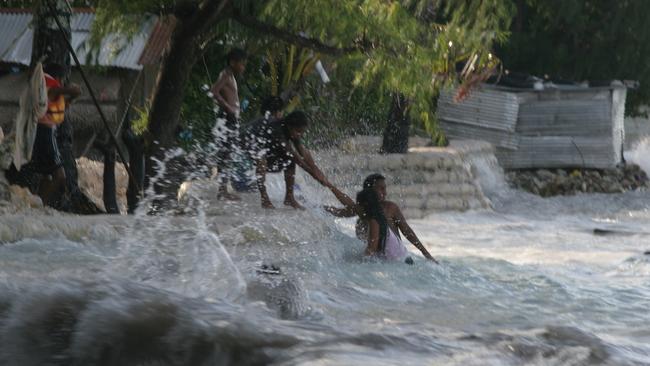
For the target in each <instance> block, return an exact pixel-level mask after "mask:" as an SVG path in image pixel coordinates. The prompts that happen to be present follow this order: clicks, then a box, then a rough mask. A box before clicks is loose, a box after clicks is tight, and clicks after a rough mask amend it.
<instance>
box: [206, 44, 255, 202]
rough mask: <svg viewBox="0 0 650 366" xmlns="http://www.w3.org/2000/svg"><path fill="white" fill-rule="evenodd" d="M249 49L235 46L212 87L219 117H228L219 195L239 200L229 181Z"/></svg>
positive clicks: (222, 139)
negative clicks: (241, 81)
mask: <svg viewBox="0 0 650 366" xmlns="http://www.w3.org/2000/svg"><path fill="white" fill-rule="evenodd" d="M246 60H247V55H246V52H245V51H244V50H242V49H239V48H234V49H232V50H231V51H230V52H229V53H228V56H227V62H228V64H227V66H226V68H225V69H223V71H221V73H220V74H219V78H218V79H217V81H216V82H215V83H214V85H213V86H212V89H211V92H212V97H213V98H214V100H215V101H216V103H217V104H218V105H219V107H220V108H221V110H220V112H219V117H220V118H223V119H225V126H224V128H223V129H222V130H221V136H219V137H218V138H219V140H220V142H221V143H220V148H219V151H218V152H217V169H218V170H219V174H218V176H217V181H218V183H219V192H218V198H220V199H224V200H230V201H237V200H239V196H237V195H235V194H232V193H229V192H228V183H229V182H230V178H231V175H232V170H233V165H234V164H233V157H234V155H235V154H234V151H233V150H235V149H236V148H237V146H238V145H239V121H240V113H241V110H240V106H239V90H238V88H237V80H236V79H235V77H236V76H239V75H242V74H243V73H244V71H245V70H246Z"/></svg>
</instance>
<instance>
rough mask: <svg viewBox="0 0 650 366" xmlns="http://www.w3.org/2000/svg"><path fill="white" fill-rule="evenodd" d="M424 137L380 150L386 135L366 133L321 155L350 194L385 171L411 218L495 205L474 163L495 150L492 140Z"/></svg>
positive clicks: (393, 197) (332, 175) (328, 170)
mask: <svg viewBox="0 0 650 366" xmlns="http://www.w3.org/2000/svg"><path fill="white" fill-rule="evenodd" d="M422 142H423V141H422V140H421V139H414V140H413V141H411V146H410V148H409V153H408V154H378V153H376V151H378V150H379V146H380V143H381V141H380V138H379V137H368V136H361V137H355V138H352V139H350V140H348V141H346V142H344V143H342V144H341V146H340V149H338V150H336V151H331V150H330V151H320V152H318V153H316V158H317V160H319V163H320V164H321V165H322V167H323V168H324V172H325V174H326V175H327V176H328V177H329V178H330V179H331V180H332V182H333V183H335V184H336V185H337V186H339V187H340V188H341V189H343V190H344V191H345V192H346V193H348V194H350V195H354V193H356V192H357V191H359V190H360V189H361V185H362V182H363V179H364V178H365V177H366V176H368V175H369V174H372V173H381V174H383V175H384V176H386V178H387V183H388V186H389V187H388V191H389V199H390V200H393V201H396V202H397V203H398V204H399V205H400V207H401V208H402V210H403V212H404V215H405V216H406V217H407V218H412V219H417V218H422V217H425V216H427V215H430V214H432V213H435V212H437V211H449V210H455V211H466V210H472V209H484V208H489V207H490V202H489V200H488V199H487V198H486V197H485V195H484V194H483V191H482V189H481V187H480V185H479V183H478V181H477V180H476V177H475V176H474V174H473V173H472V166H471V161H473V159H474V158H475V157H476V156H481V155H488V154H494V150H493V148H492V146H491V145H490V144H488V143H485V142H480V141H470V140H459V141H452V143H451V144H450V146H449V147H445V148H440V147H426V146H422V145H423V143H422Z"/></svg>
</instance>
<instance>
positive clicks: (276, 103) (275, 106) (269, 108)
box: [260, 96, 284, 114]
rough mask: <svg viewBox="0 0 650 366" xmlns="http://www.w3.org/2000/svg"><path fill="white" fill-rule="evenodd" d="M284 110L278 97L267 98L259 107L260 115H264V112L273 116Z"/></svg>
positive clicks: (282, 103) (282, 102)
mask: <svg viewBox="0 0 650 366" xmlns="http://www.w3.org/2000/svg"><path fill="white" fill-rule="evenodd" d="M282 108H284V101H283V100H282V98H280V97H275V96H273V97H267V98H265V99H264V100H263V101H262V105H261V106H260V109H261V112H262V114H265V113H266V112H271V114H274V113H276V112H279V111H281V110H282Z"/></svg>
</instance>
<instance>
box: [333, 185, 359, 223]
mask: <svg viewBox="0 0 650 366" xmlns="http://www.w3.org/2000/svg"><path fill="white" fill-rule="evenodd" d="M329 189H330V190H331V191H332V193H334V196H335V197H336V199H338V200H339V202H341V203H342V204H343V206H345V207H343V208H336V207H332V206H325V210H326V211H327V212H329V213H331V214H332V215H334V216H336V217H354V216H357V215H360V212H359V207H358V206H357V204H356V203H355V202H354V201H353V200H352V198H350V197H349V196H348V195H347V194H345V193H343V192H341V191H340V190H339V189H338V188H336V187H335V186H334V185H330V187H329Z"/></svg>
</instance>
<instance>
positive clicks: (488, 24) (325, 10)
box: [96, 0, 512, 133]
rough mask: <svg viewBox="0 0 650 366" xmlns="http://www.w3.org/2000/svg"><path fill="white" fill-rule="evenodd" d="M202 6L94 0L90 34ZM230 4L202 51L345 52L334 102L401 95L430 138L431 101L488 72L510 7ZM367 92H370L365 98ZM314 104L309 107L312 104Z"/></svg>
mask: <svg viewBox="0 0 650 366" xmlns="http://www.w3.org/2000/svg"><path fill="white" fill-rule="evenodd" d="M208 2H209V0H203V1H199V2H192V1H188V2H182V1H180V2H179V1H173V0H165V1H156V0H128V1H127V0H97V8H98V13H97V21H96V34H98V35H99V34H106V32H116V31H120V32H123V33H124V32H127V33H128V32H133V31H134V29H135V26H136V25H137V24H138V23H139V22H142V21H143V20H144V19H146V18H147V17H148V16H151V15H158V14H169V13H171V12H178V11H179V7H180V5H187V4H189V5H190V7H191V4H195V5H197V4H198V6H197V7H196V8H195V9H198V8H201V7H202V6H203V5H205V4H207V3H208ZM228 4H229V5H228V6H229V8H228V9H226V10H225V11H224V12H223V14H222V17H221V18H220V21H219V22H218V23H217V24H215V25H214V26H213V27H212V29H211V30H210V31H209V32H208V33H209V34H202V35H201V37H200V39H199V41H200V42H201V45H200V46H201V47H203V48H204V49H206V50H208V49H209V48H210V43H211V42H215V41H216V42H218V43H219V44H220V45H221V46H222V47H223V48H228V46H229V45H230V44H233V43H235V44H236V43H245V44H246V48H247V49H248V50H249V51H254V52H255V51H257V52H258V53H257V54H258V55H264V54H265V53H266V51H267V50H269V49H275V48H277V47H278V46H280V47H285V46H286V44H283V43H281V42H279V39H283V40H285V41H286V40H287V38H286V37H283V35H287V34H288V35H291V36H293V37H294V39H295V38H296V37H297V36H298V35H305V36H306V37H308V38H310V39H315V40H316V41H317V42H311V44H312V45H313V48H316V49H317V51H318V50H319V49H318V43H321V44H325V45H328V46H333V47H338V48H341V49H345V50H346V51H345V52H339V53H338V54H337V55H336V61H337V63H338V62H340V63H341V64H346V65H348V66H350V67H354V69H352V71H353V77H351V78H343V80H345V81H347V82H349V84H347V85H340V88H341V90H337V92H336V95H337V97H336V98H339V96H344V95H347V96H348V97H349V96H350V95H355V94H354V93H356V92H359V93H361V92H363V93H365V94H366V95H374V96H376V97H377V98H378V101H377V103H380V104H382V103H383V104H388V103H387V102H386V98H387V96H388V95H390V93H392V92H396V91H398V92H401V93H403V94H404V95H406V96H407V97H408V98H409V99H410V100H411V106H412V107H411V109H410V113H411V115H412V116H413V117H415V119H416V120H418V121H420V122H421V123H422V124H423V126H425V127H426V129H427V130H428V131H429V132H431V133H435V132H436V126H435V119H434V117H433V108H432V102H433V97H434V96H435V93H436V91H437V89H438V88H439V87H441V86H443V85H448V84H453V83H456V82H458V81H461V82H462V81H464V79H468V78H469V77H470V76H471V75H472V74H473V73H480V72H482V71H483V70H485V69H486V68H491V67H493V66H494V63H495V60H496V59H495V58H490V56H491V54H490V51H491V47H492V45H493V44H494V43H495V42H502V41H504V40H505V38H506V36H507V32H506V30H507V28H508V27H509V22H510V17H511V13H512V6H511V0H459V1H443V0H402V1H385V0H345V1H343V0H258V1H250V0H249V1H238V2H229V3H228ZM236 14H243V15H244V16H246V17H248V18H251V19H254V21H255V22H259V23H263V24H266V25H270V26H271V27H272V28H273V31H262V32H258V31H255V30H254V29H255V27H254V26H252V27H251V26H250V25H247V26H242V25H241V24H239V23H237V22H236V21H234V17H235V15H236ZM200 26H201V25H199V24H197V27H200ZM247 27H250V28H253V30H251V29H249V28H247ZM303 46H304V44H303ZM355 49H356V50H355ZM468 59H471V60H472V63H471V65H472V67H471V68H469V69H468V70H467V72H466V73H464V74H462V75H459V74H457V72H456V65H457V64H458V63H459V62H463V61H466V60H468ZM193 61H194V60H188V62H193ZM287 66H288V65H287ZM255 72H257V71H255ZM247 77H248V76H247ZM459 79H460V80H459ZM194 84H196V83H195V82H194ZM195 86H196V85H194V86H191V87H190V89H191V90H190V93H194V92H195V90H196V89H195ZM178 87H179V88H180V87H188V86H178ZM371 89H372V90H373V93H370V94H368V93H367V91H368V90H371ZM346 90H347V91H346ZM329 92H330V91H328V92H327V93H329ZM327 93H325V94H322V93H321V96H319V97H322V95H327ZM336 98H334V99H336ZM199 99H200V98H199ZM317 99H318V98H312V101H314V102H315V103H318V102H317ZM197 100H198V99H197ZM358 102H359V103H361V104H363V103H365V101H364V100H362V101H358ZM385 102H386V103H385ZM375 109H378V110H381V108H375ZM194 110H195V109H194V108H187V107H186V108H184V112H183V113H184V115H185V117H187V116H189V115H191V114H192V113H193V111H194ZM350 112H352V110H350ZM346 113H347V112H346ZM344 114H345V113H344ZM333 117H336V115H335V116H333Z"/></svg>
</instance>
